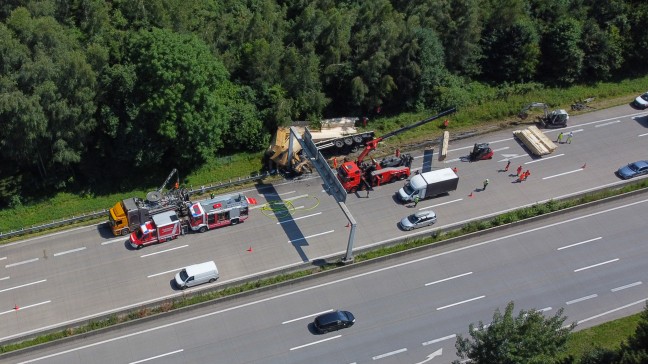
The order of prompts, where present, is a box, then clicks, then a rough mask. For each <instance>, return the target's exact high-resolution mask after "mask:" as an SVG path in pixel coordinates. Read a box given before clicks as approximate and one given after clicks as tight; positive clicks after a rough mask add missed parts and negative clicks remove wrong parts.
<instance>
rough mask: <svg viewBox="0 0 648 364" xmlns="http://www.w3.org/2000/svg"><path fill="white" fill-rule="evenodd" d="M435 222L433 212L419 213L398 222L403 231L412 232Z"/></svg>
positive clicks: (435, 218)
mask: <svg viewBox="0 0 648 364" xmlns="http://www.w3.org/2000/svg"><path fill="white" fill-rule="evenodd" d="M436 220H437V217H436V214H435V213H434V211H420V212H417V213H415V214H412V215H409V216H407V217H404V218H403V220H401V221H400V227H401V228H402V229H403V230H408V231H409V230H412V229H416V228H420V227H424V226H430V225H433V224H434V223H435V222H436Z"/></svg>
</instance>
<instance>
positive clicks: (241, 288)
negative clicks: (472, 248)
mask: <svg viewBox="0 0 648 364" xmlns="http://www.w3.org/2000/svg"><path fill="white" fill-rule="evenodd" d="M644 188H648V180H642V181H638V182H637V183H633V184H629V185H626V186H624V187H622V188H619V189H614V190H605V191H599V192H595V193H591V194H588V195H585V196H582V197H579V198H575V199H571V200H565V201H553V200H552V201H548V202H546V203H542V204H537V205H533V206H530V207H525V208H522V209H519V210H515V211H510V212H507V213H505V214H502V215H499V216H496V217H494V218H492V219H490V220H487V221H481V222H471V223H468V224H465V225H464V226H463V227H461V228H460V229H457V230H453V231H449V232H445V233H441V234H437V235H435V236H433V237H428V238H424V239H412V240H408V241H405V242H403V243H399V244H395V245H391V246H384V247H379V248H377V249H373V250H371V251H368V252H364V253H361V254H358V255H356V256H355V261H356V262H362V261H367V260H371V259H375V258H379V257H384V256H387V255H390V254H394V253H398V252H402V251H406V250H409V249H412V248H416V247H420V246H424V245H431V244H435V243H438V242H440V241H444V240H448V239H451V238H455V237H459V236H462V235H466V234H469V233H474V232H477V231H481V230H485V229H488V228H492V227H496V226H500V225H503V224H508V223H512V222H515V221H520V220H523V219H527V218H531V217H535V216H541V215H544V214H547V213H550V212H555V211H559V210H563V209H566V208H569V207H573V206H576V205H579V204H584V203H588V202H592V201H597V200H601V199H604V198H607V197H611V196H615V195H620V194H623V193H627V192H631V191H636V190H640V189H644ZM340 265H341V263H340V262H330V263H326V264H324V265H322V266H320V267H316V268H309V269H305V270H301V271H298V272H294V273H289V274H281V275H277V276H274V277H270V278H265V279H260V280H257V281H252V282H248V283H244V284H241V285H238V286H233V287H228V288H225V289H223V290H220V291H213V292H207V293H203V294H197V295H195V296H191V297H186V298H177V299H172V300H169V301H166V302H164V303H162V304H160V305H159V306H156V307H153V308H146V309H140V310H136V311H131V312H129V313H128V314H125V315H119V316H117V315H115V316H111V317H110V318H108V319H104V320H98V321H93V322H90V323H89V324H87V325H83V326H79V327H75V328H70V329H66V330H62V331H58V332H53V333H50V334H47V335H42V336H38V337H36V338H33V339H30V340H25V341H22V342H19V343H13V344H8V345H4V346H1V347H0V353H7V352H10V351H14V350H19V349H23V348H28V347H31V346H34V345H38V344H42V343H46V342H50V341H54V340H57V339H61V338H65V337H68V336H74V335H79V334H83V333H86V332H89V331H93V330H97V329H101V328H104V327H109V326H112V325H116V324H119V323H123V322H128V321H132V320H136V319H138V318H143V317H148V316H152V315H156V314H161V313H164V312H168V311H172V310H176V309H179V308H182V307H187V306H191V305H195V304H199V303H204V302H209V301H212V300H216V299H218V298H223V297H227V296H232V295H235V294H238V293H243V292H249V291H252V290H254V289H257V288H260V287H267V286H271V285H274V284H277V283H281V282H286V281H290V280H293V279H298V278H301V277H305V276H309V275H312V274H314V273H317V272H321V271H326V270H331V269H334V268H336V267H339V266H340ZM612 325H613V326H614V324H612ZM601 330H603V329H601ZM605 330H606V331H604V332H603V334H598V335H594V334H591V335H592V337H590V338H589V339H590V340H589V342H590V343H595V344H599V345H600V346H603V347H607V345H616V342H617V341H616V339H614V338H608V337H607V336H606V334H605V333H606V332H609V333H610V335H611V334H612V333H613V330H620V331H623V332H626V331H627V330H630V329H629V328H628V329H626V328H614V327H613V328H611V329H605ZM579 340H580V339H579ZM593 340H596V341H593ZM583 342H585V340H583ZM570 345H572V347H571V348H570V350H573V351H574V352H578V351H582V350H584V345H585V344H579V341H575V342H574V343H573V344H570Z"/></svg>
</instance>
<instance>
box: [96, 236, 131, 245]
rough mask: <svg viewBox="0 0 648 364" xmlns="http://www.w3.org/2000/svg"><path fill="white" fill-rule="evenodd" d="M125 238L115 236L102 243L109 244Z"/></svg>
mask: <svg viewBox="0 0 648 364" xmlns="http://www.w3.org/2000/svg"><path fill="white" fill-rule="evenodd" d="M124 239H126V237H125V236H120V237H118V238H115V239H111V240H108V241H104V242H103V243H101V245H108V244H112V243H116V242H118V241H124Z"/></svg>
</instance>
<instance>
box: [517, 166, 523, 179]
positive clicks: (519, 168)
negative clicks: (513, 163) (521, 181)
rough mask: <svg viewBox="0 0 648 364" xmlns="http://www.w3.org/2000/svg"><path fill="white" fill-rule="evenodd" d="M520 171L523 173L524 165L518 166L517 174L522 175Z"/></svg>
mask: <svg viewBox="0 0 648 364" xmlns="http://www.w3.org/2000/svg"><path fill="white" fill-rule="evenodd" d="M520 173H522V166H519V167H518V168H517V176H518V177H520Z"/></svg>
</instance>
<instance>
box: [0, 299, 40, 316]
mask: <svg viewBox="0 0 648 364" xmlns="http://www.w3.org/2000/svg"><path fill="white" fill-rule="evenodd" d="M50 302H52V301H45V302H39V303H34V304H33V305H27V306H21V307H18V306H16V307H18V309H15V308H14V309H13V310H9V311H4V312H0V315H4V314H7V313H12V312H16V311H22V310H24V309H26V308H32V307H36V306H40V305H44V304H46V303H50Z"/></svg>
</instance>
